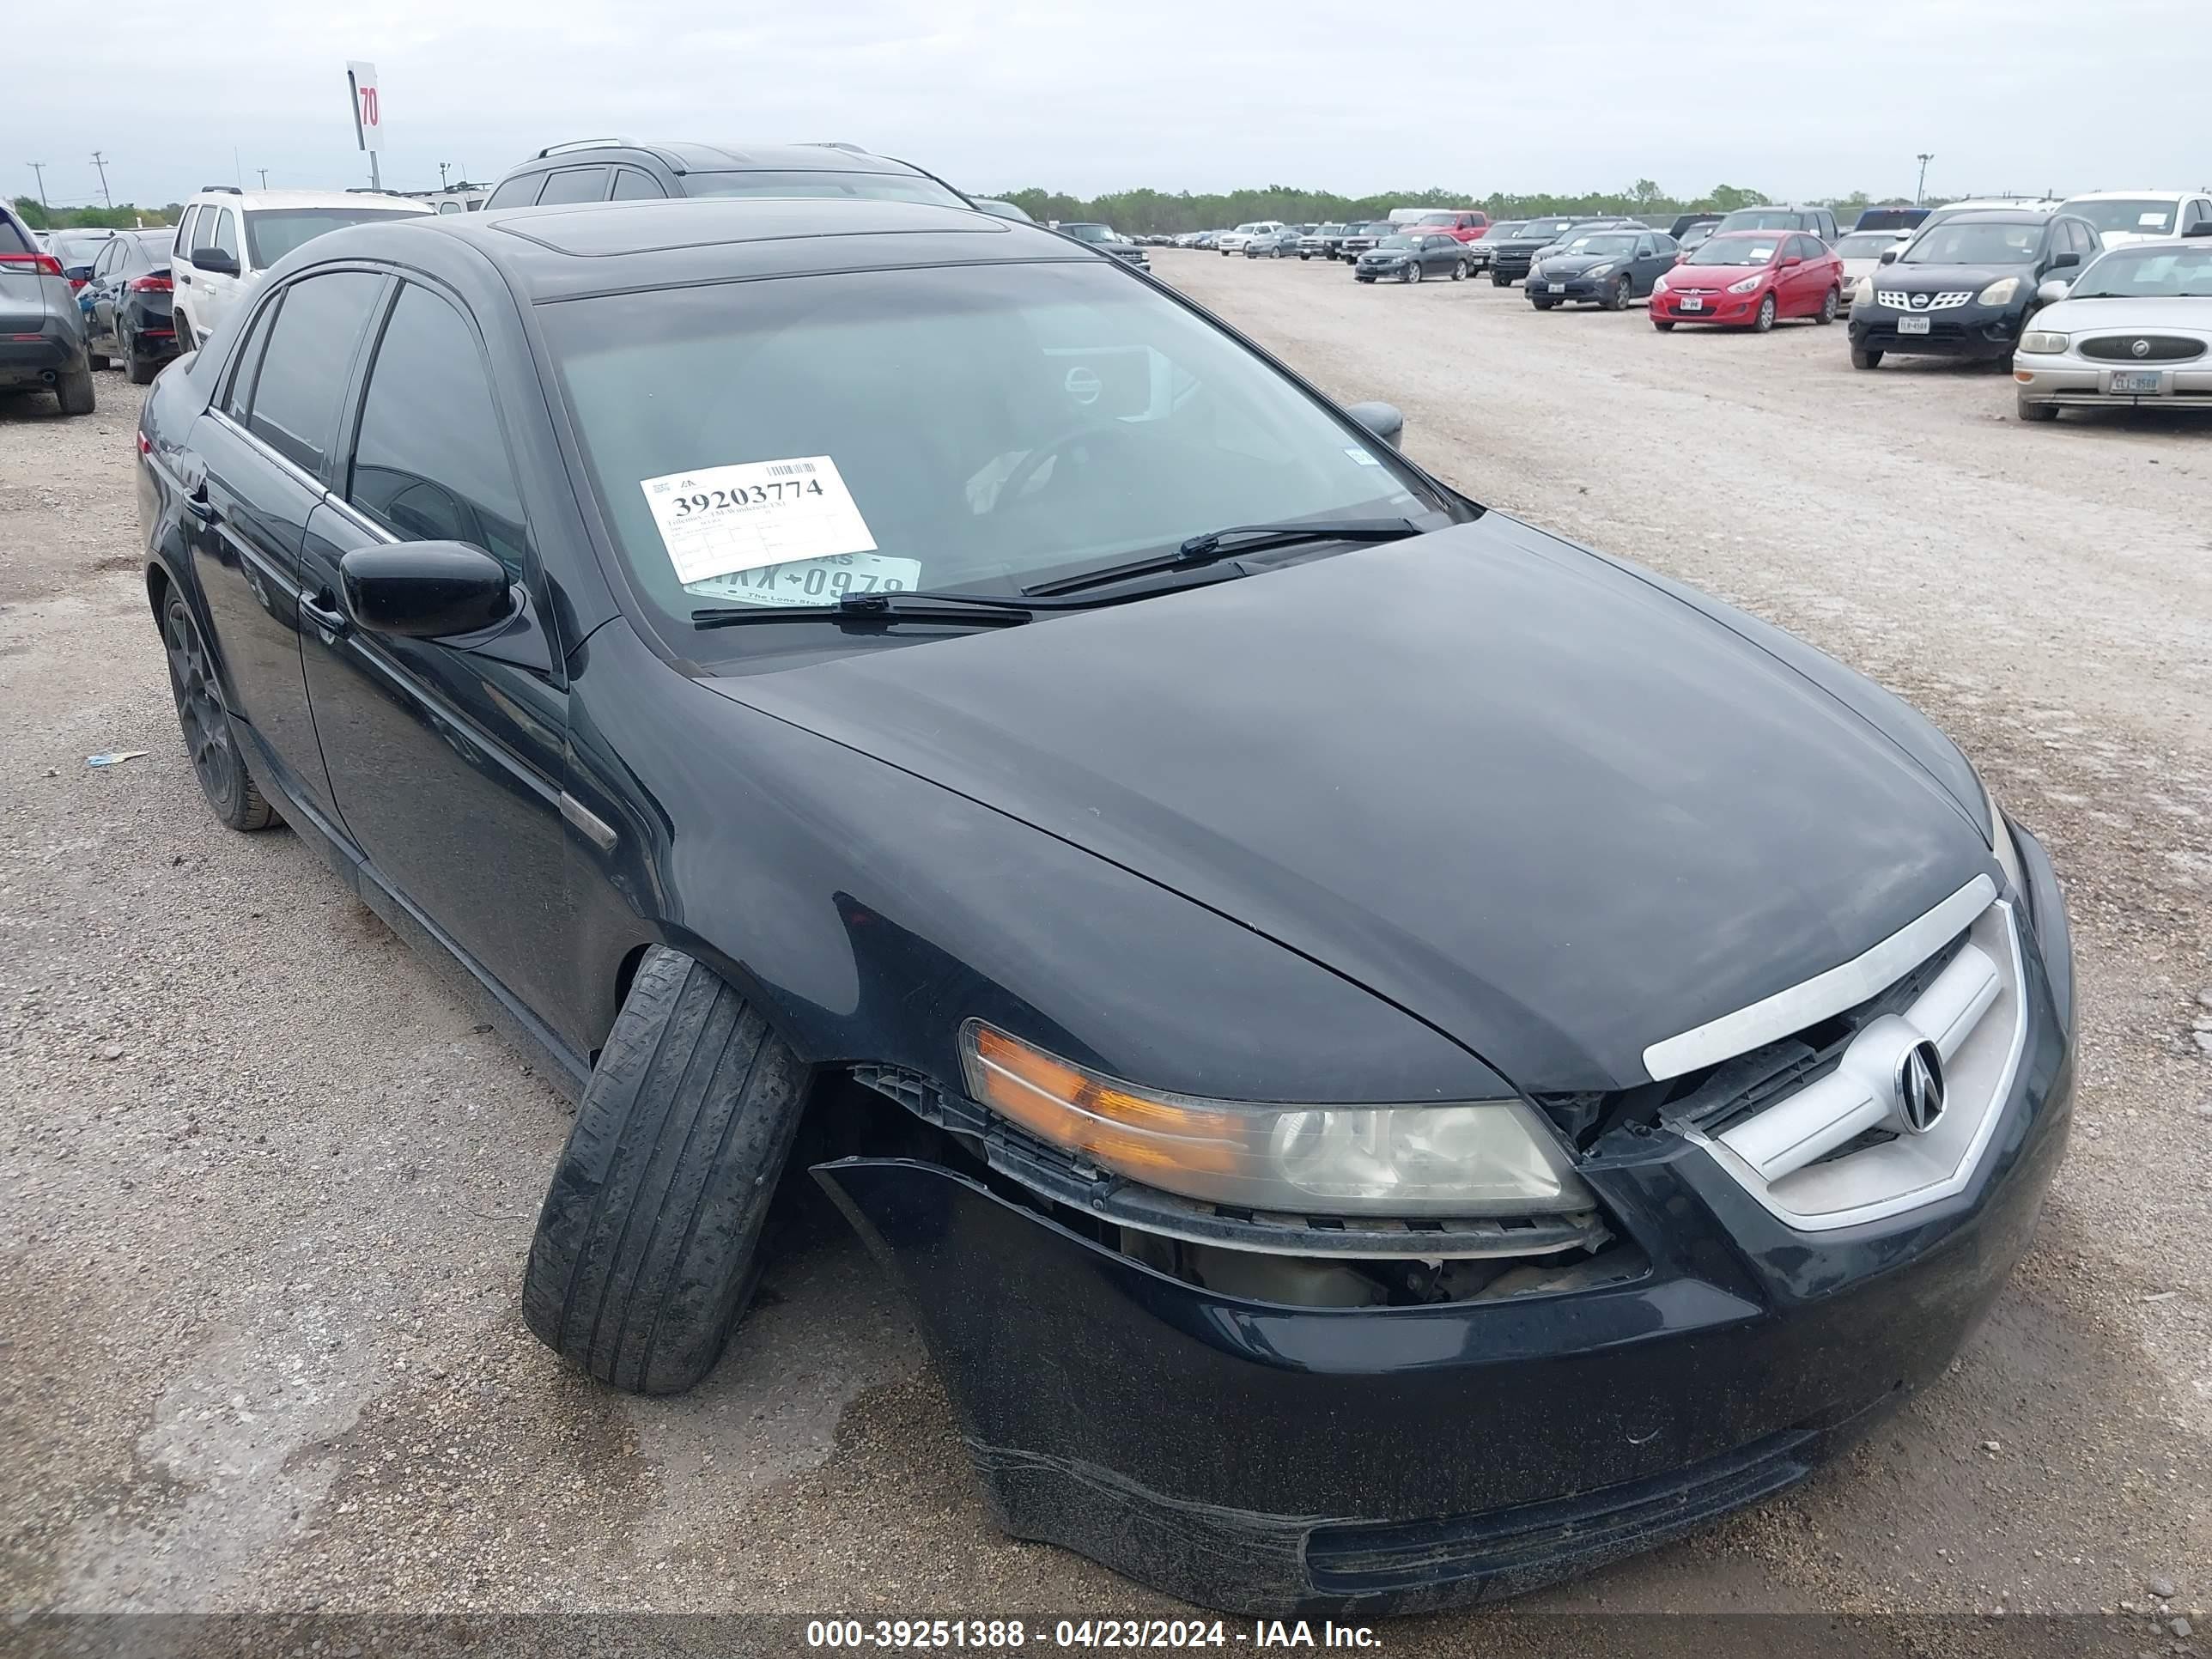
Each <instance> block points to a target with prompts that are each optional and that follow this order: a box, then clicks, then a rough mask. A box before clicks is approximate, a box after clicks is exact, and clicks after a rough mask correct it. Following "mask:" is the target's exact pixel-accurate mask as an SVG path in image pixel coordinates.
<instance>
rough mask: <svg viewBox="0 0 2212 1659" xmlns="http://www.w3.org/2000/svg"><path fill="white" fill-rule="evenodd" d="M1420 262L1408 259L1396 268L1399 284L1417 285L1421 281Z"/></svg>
mask: <svg viewBox="0 0 2212 1659" xmlns="http://www.w3.org/2000/svg"><path fill="white" fill-rule="evenodd" d="M1421 275H1422V272H1421V262H1420V261H1419V259H1408V260H1407V261H1406V263H1405V264H1402V265H1401V266H1400V267H1399V268H1398V280H1399V281H1400V282H1401V283H1418V282H1419V281H1420V280H1421Z"/></svg>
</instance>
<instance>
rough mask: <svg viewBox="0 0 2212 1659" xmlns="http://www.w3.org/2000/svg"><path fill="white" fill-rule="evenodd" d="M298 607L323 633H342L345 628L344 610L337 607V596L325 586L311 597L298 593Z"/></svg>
mask: <svg viewBox="0 0 2212 1659" xmlns="http://www.w3.org/2000/svg"><path fill="white" fill-rule="evenodd" d="M300 609H301V611H304V612H306V613H307V617H308V619H309V620H310V621H312V622H313V623H314V624H315V626H316V627H318V628H319V629H322V630H323V632H325V634H343V632H345V630H346V628H347V625H348V624H347V623H346V617H345V612H344V611H341V610H339V609H338V608H337V595H336V594H334V593H332V592H331V590H330V589H329V588H327V587H325V589H323V590H322V592H319V593H317V594H314V595H313V597H310V596H309V595H307V594H305V593H302V594H301V595H300Z"/></svg>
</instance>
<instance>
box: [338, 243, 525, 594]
mask: <svg viewBox="0 0 2212 1659" xmlns="http://www.w3.org/2000/svg"><path fill="white" fill-rule="evenodd" d="M346 499H347V500H348V501H351V502H352V503H353V504H354V506H356V507H359V508H360V509H361V510H362V512H363V513H367V514H368V516H369V517H370V518H372V519H374V520H376V521H377V522H378V523H379V524H380V525H382V526H384V527H385V528H386V530H389V531H390V532H392V534H393V535H395V536H398V537H400V538H403V539H404V540H407V541H427V542H436V541H453V542H467V543H469V544H471V545H472V546H476V547H481V548H482V549H483V550H484V551H485V552H487V553H489V554H490V555H492V556H493V557H495V558H496V559H497V560H499V562H501V564H504V565H505V566H506V567H507V573H508V574H510V575H512V576H513V578H514V579H515V580H517V581H520V580H521V579H522V566H523V550H524V547H525V544H526V540H527V538H526V536H525V534H524V532H523V528H522V500H521V496H520V494H519V493H518V492H517V491H516V489H515V487H514V474H513V471H512V470H511V469H510V468H509V467H508V465H507V447H506V445H505V444H504V443H502V442H501V439H500V430H499V416H498V412H497V410H496V409H495V406H494V404H493V400H492V393H491V378H490V376H489V374H488V373H487V372H486V370H485V368H484V362H483V352H482V351H481V350H480V349H478V348H477V340H476V336H475V335H474V334H473V333H472V332H471V331H470V329H469V325H467V324H466V323H465V322H464V321H463V320H462V319H461V314H460V313H459V312H458V311H456V310H455V309H454V308H453V307H452V306H451V305H449V304H448V303H447V301H444V300H442V299H441V298H439V297H438V296H437V295H435V294H433V293H431V292H429V290H428V289H422V288H418V287H417V286H416V285H415V284H414V283H408V284H407V285H406V286H405V287H404V288H403V289H400V290H399V303H398V305H396V306H394V307H392V319H391V321H390V322H388V323H387V324H386V325H385V329H384V338H383V340H382V342H381V343H380V344H379V345H378V346H377V349H376V362H375V366H374V368H371V369H370V370H369V374H368V392H367V393H366V395H365V396H364V397H363V398H362V406H361V425H360V428H359V429H358V431H357V433H356V436H355V439H354V449H353V473H352V477H351V478H350V480H349V483H347V486H346Z"/></svg>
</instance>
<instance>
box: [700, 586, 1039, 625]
mask: <svg viewBox="0 0 2212 1659" xmlns="http://www.w3.org/2000/svg"><path fill="white" fill-rule="evenodd" d="M1053 608H1056V607H1048V606H1044V605H1036V604H1033V603H1031V602H1030V601H1029V600H1026V599H1014V598H1012V597H1008V598H1006V599H1000V598H998V597H996V596H995V595H993V594H988V593H930V592H903V591H902V590H899V589H896V588H894V589H892V590H890V592H879V593H845V594H841V595H839V597H838V599H837V602H836V604H835V605H716V606H714V607H713V608H711V609H708V610H702V611H693V612H692V613H691V625H692V626H693V627H694V628H733V627H735V626H737V625H738V623H764V622H831V623H892V622H935V623H957V624H959V625H961V626H963V627H969V628H1006V627H1012V625H1013V624H1015V623H1025V622H1027V621H1029V620H1030V617H1031V616H1033V615H1034V614H1035V613H1036V611H1040V610H1046V609H1053Z"/></svg>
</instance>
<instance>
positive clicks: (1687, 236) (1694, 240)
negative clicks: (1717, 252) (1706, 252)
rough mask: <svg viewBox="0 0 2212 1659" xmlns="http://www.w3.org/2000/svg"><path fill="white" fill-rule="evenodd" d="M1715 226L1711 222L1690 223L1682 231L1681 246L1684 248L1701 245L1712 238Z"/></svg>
mask: <svg viewBox="0 0 2212 1659" xmlns="http://www.w3.org/2000/svg"><path fill="white" fill-rule="evenodd" d="M1715 228H1716V227H1714V226H1713V225H1711V224H1703V225H1692V226H1691V227H1690V228H1688V229H1687V230H1686V231H1684V232H1683V233H1682V246H1684V247H1686V248H1692V247H1699V246H1703V245H1704V244H1705V243H1706V242H1709V241H1711V240H1712V236H1713V231H1714V229H1715Z"/></svg>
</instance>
